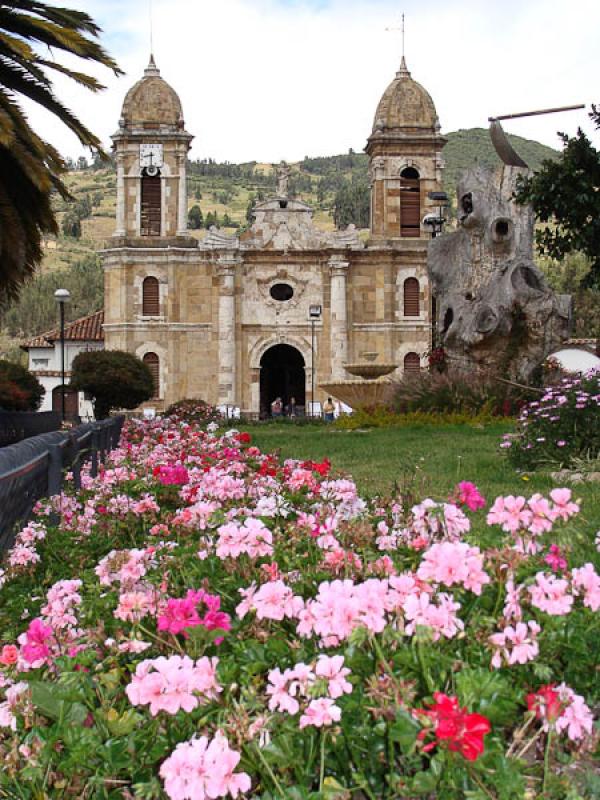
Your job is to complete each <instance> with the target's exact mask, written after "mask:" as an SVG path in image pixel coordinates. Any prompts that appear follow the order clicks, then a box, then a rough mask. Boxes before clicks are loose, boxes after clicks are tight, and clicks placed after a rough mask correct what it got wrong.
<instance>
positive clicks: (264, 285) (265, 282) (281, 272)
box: [256, 267, 308, 309]
mask: <svg viewBox="0 0 600 800" xmlns="http://www.w3.org/2000/svg"><path fill="white" fill-rule="evenodd" d="M278 283H287V284H289V285H290V286H291V287H292V289H293V290H294V294H293V296H292V297H291V298H290V299H289V300H286V303H285V305H286V307H287V308H295V307H296V306H297V305H298V303H299V301H300V300H301V299H302V295H303V294H304V291H305V289H306V286H307V285H308V280H305V279H302V278H299V277H298V276H297V275H290V273H289V272H288V270H287V268H286V267H279V269H278V270H277V272H275V273H271V274H270V275H267V276H266V277H264V278H260V277H258V276H256V285H257V287H258V291H259V293H260V297H261V301H262V302H263V303H265V305H267V306H271V307H272V308H277V309H279V308H281V302H280V301H279V300H275V299H274V298H273V297H272V296H271V287H272V286H275V285H276V284H278Z"/></svg>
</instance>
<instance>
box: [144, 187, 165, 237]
mask: <svg viewBox="0 0 600 800" xmlns="http://www.w3.org/2000/svg"><path fill="white" fill-rule="evenodd" d="M160 212H161V185H160V176H155V177H152V178H150V177H148V176H147V175H144V176H143V178H142V207H141V215H140V234H141V235H142V236H160V217H161V213H160Z"/></svg>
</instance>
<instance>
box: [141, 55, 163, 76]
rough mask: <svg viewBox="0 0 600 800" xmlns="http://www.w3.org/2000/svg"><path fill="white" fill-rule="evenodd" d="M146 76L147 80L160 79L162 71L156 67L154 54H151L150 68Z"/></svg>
mask: <svg viewBox="0 0 600 800" xmlns="http://www.w3.org/2000/svg"><path fill="white" fill-rule="evenodd" d="M144 75H145V76H146V77H147V78H153V77H158V76H159V75H160V70H159V68H158V67H157V66H156V61H155V60H154V54H153V53H150V61H149V62H148V66H147V67H146V69H145V70H144Z"/></svg>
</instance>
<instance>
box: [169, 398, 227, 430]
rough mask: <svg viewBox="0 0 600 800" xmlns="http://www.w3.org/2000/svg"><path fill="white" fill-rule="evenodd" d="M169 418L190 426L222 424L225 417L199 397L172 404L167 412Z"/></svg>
mask: <svg viewBox="0 0 600 800" xmlns="http://www.w3.org/2000/svg"><path fill="white" fill-rule="evenodd" d="M165 415H166V416H167V417H174V418H175V421H176V422H186V423H187V424H188V425H208V423H209V422H222V421H223V417H222V415H221V414H220V413H219V412H218V411H217V409H216V408H215V407H214V406H211V405H209V404H208V403H207V402H205V401H204V400H200V398H198V397H186V398H184V399H183V400H178V401H177V402H176V403H172V404H171V405H170V406H169V407H168V408H167V410H166V411H165Z"/></svg>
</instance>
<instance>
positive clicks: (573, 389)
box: [500, 372, 600, 469]
mask: <svg viewBox="0 0 600 800" xmlns="http://www.w3.org/2000/svg"><path fill="white" fill-rule="evenodd" d="M500 446H501V447H503V448H506V449H507V450H508V455H509V457H510V459H511V461H512V462H513V464H515V466H517V467H521V468H524V469H533V468H536V467H539V466H543V465H547V464H554V465H556V464H561V465H563V466H568V465H569V464H571V463H572V462H573V459H575V458H578V457H581V458H590V459H595V458H598V457H599V456H600V372H590V373H588V374H587V375H583V376H578V377H574V376H568V377H566V378H563V379H562V380H561V381H560V383H557V384H553V385H550V386H548V387H547V389H546V391H545V393H544V395H543V396H542V397H541V399H540V400H534V401H533V402H531V403H528V404H527V405H526V406H525V407H524V408H523V410H522V411H521V415H520V417H519V424H518V435H517V437H516V438H514V439H512V438H511V437H510V436H507V437H506V439H505V441H504V442H503V444H502V445H500Z"/></svg>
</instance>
